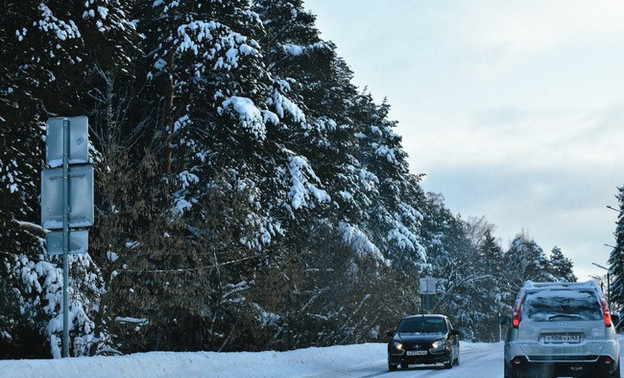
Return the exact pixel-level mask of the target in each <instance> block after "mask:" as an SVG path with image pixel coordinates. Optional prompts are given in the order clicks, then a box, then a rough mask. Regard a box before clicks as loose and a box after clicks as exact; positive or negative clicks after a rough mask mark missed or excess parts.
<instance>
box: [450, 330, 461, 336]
mask: <svg viewBox="0 0 624 378" xmlns="http://www.w3.org/2000/svg"><path fill="white" fill-rule="evenodd" d="M451 336H461V332H459V331H458V330H456V329H452V330H451Z"/></svg>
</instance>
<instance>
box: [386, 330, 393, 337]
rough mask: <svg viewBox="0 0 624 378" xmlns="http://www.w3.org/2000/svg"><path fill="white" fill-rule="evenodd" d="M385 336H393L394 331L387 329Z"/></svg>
mask: <svg viewBox="0 0 624 378" xmlns="http://www.w3.org/2000/svg"><path fill="white" fill-rule="evenodd" d="M386 336H388V337H394V331H388V332H386Z"/></svg>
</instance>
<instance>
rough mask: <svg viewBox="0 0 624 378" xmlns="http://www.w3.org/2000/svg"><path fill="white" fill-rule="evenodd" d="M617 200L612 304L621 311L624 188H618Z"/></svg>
mask: <svg viewBox="0 0 624 378" xmlns="http://www.w3.org/2000/svg"><path fill="white" fill-rule="evenodd" d="M615 198H617V201H618V206H619V209H618V211H619V212H618V217H617V221H616V223H615V224H616V226H615V232H614V235H615V246H614V247H613V250H612V251H611V255H610V257H609V267H610V270H611V280H612V281H611V303H614V304H616V306H618V307H617V308H618V309H619V311H622V306H623V305H624V186H621V187H619V188H618V193H617V194H616V196H615Z"/></svg>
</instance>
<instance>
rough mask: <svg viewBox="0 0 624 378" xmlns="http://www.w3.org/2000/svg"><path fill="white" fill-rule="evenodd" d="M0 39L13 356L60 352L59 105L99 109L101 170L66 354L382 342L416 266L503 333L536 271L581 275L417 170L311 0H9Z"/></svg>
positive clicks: (6, 300)
mask: <svg viewBox="0 0 624 378" xmlns="http://www.w3.org/2000/svg"><path fill="white" fill-rule="evenodd" d="M0 49H1V50H0V51H1V62H2V64H1V65H0V358H3V359H7V358H9V359H17V358H53V357H54V358H56V357H60V348H61V332H62V321H61V319H62V306H61V287H62V279H63V275H62V270H61V269H62V262H61V260H62V257H59V256H51V255H49V254H47V253H46V244H45V233H46V232H47V231H46V230H44V229H43V228H42V227H41V224H40V217H41V209H40V195H41V171H42V169H44V168H45V142H46V140H45V139H46V128H45V125H46V120H47V119H49V118H52V117H59V116H77V115H85V116H87V117H88V120H89V142H90V147H89V159H90V161H91V162H92V164H93V166H94V170H95V173H94V177H95V179H94V193H95V195H94V202H95V203H94V206H95V210H94V211H95V222H94V225H93V227H91V228H90V229H89V251H88V253H87V254H76V255H70V258H69V282H68V289H69V314H70V324H71V328H70V333H69V335H70V341H71V347H70V354H71V355H72V356H91V355H117V354H128V353H136V352H146V351H155V350H158V351H259V350H287V349H294V348H302V347H309V346H329V345H337V344H354V343H362V342H370V341H375V342H384V341H386V335H385V333H386V331H387V330H390V329H392V328H393V327H394V326H395V325H396V323H397V322H398V320H400V318H401V317H403V316H404V315H407V314H413V313H420V312H422V311H425V308H424V304H425V302H424V297H422V296H421V295H420V294H419V290H418V285H419V279H420V278H424V277H434V278H437V280H438V281H437V282H438V288H437V289H438V292H437V294H436V295H432V296H430V298H429V301H430V304H429V308H427V311H430V312H435V313H444V314H446V315H448V316H449V317H451V319H452V321H453V323H454V324H455V326H456V327H457V328H458V329H460V330H461V332H462V338H464V339H467V340H476V341H485V342H487V341H498V337H499V333H498V332H499V328H498V323H497V318H498V316H499V314H501V313H506V312H508V311H509V309H510V307H511V305H512V304H513V299H514V298H513V296H515V293H516V292H517V289H518V288H519V287H520V285H521V284H522V282H523V281H524V280H527V279H531V280H536V281H540V280H565V281H575V280H576V277H574V274H573V273H572V262H571V261H570V260H569V259H568V258H566V257H565V251H562V250H561V249H560V248H558V247H553V246H548V248H547V249H543V248H542V247H541V246H539V245H537V243H536V242H535V241H534V240H532V239H531V237H530V235H527V234H526V233H524V232H519V233H518V234H517V235H516V236H515V237H514V238H511V239H513V240H512V242H511V243H509V245H503V244H502V243H501V241H500V240H499V239H497V238H496V237H494V235H493V233H494V230H495V227H496V226H495V225H493V224H491V223H489V222H488V221H487V220H486V219H485V218H476V217H467V218H463V217H462V216H461V215H459V214H455V213H454V212H453V211H452V209H448V208H447V207H446V205H445V202H444V197H443V195H442V194H439V193H426V192H425V191H424V190H423V189H422V187H421V180H422V179H423V177H424V174H428V172H423V173H422V174H416V173H413V172H412V171H411V170H410V167H409V166H408V162H407V154H406V152H405V151H404V149H403V147H402V138H401V136H400V135H399V134H397V133H396V131H395V128H396V126H397V122H396V121H393V120H392V119H389V117H388V112H389V109H390V106H391V104H388V103H387V102H382V103H376V102H375V101H374V100H373V97H372V95H371V93H369V92H368V91H367V89H365V88H358V87H356V86H355V85H354V84H353V83H352V77H353V72H352V71H351V70H350V67H349V64H348V62H346V61H344V60H343V59H342V58H341V57H340V56H339V55H338V53H337V47H336V45H335V44H334V43H332V42H331V41H327V40H323V39H322V38H321V37H320V31H319V30H318V29H317V28H316V26H315V16H314V14H312V13H310V12H309V11H308V10H306V8H305V3H304V1H302V0H283V1H282V0H280V1H275V0H184V1H178V0H175V1H174V0H80V1H49V0H37V1H23V0H2V1H0ZM410 127H414V128H418V125H410ZM441 158H443V157H441ZM620 196H621V195H620ZM519 231H520V230H519ZM616 257H617V256H616ZM616 257H614V259H615V258H616ZM620 280H621V279H620Z"/></svg>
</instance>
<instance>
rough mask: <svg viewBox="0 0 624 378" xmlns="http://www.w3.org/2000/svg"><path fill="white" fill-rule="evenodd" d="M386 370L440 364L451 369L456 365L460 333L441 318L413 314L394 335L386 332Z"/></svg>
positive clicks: (457, 362) (400, 323) (441, 316)
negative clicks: (387, 338)
mask: <svg viewBox="0 0 624 378" xmlns="http://www.w3.org/2000/svg"><path fill="white" fill-rule="evenodd" d="M388 336H389V337H392V340H390V342H389V343H388V369H390V370H391V371H393V370H396V369H397V367H398V366H399V365H401V367H402V368H403V369H407V367H408V366H409V365H411V364H437V363H442V364H444V367H445V368H447V369H450V368H452V367H453V365H459V337H458V336H459V331H457V330H455V329H453V327H452V326H451V322H450V321H449V319H448V318H447V317H446V316H444V315H431V314H425V315H412V316H408V317H405V318H403V319H402V320H401V322H399V325H398V326H397V329H396V332H388Z"/></svg>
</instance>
